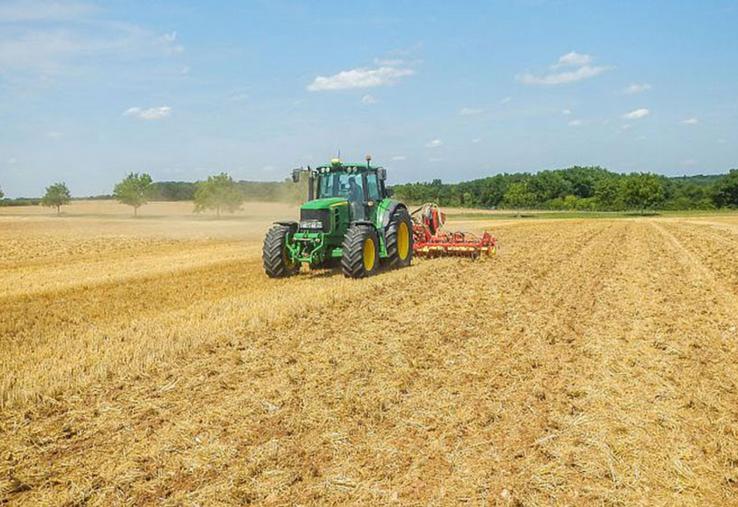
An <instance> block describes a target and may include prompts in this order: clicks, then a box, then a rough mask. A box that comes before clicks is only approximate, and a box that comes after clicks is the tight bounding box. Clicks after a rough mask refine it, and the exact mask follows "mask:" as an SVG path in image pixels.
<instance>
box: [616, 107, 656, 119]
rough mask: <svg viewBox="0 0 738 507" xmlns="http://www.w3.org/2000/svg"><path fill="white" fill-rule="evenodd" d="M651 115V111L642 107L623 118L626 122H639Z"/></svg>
mask: <svg viewBox="0 0 738 507" xmlns="http://www.w3.org/2000/svg"><path fill="white" fill-rule="evenodd" d="M649 114H651V111H649V110H648V109H646V108H645V107H642V108H640V109H634V110H633V111H631V112H629V113H625V114H624V115H623V118H624V119H626V120H639V119H641V118H645V117H646V116H648V115H649Z"/></svg>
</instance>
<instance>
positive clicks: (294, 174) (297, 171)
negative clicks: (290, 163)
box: [292, 169, 302, 183]
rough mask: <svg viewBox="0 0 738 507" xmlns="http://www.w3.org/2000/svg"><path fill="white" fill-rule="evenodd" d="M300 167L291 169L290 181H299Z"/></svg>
mask: <svg viewBox="0 0 738 507" xmlns="http://www.w3.org/2000/svg"><path fill="white" fill-rule="evenodd" d="M301 172H302V169H292V183H300V173H301Z"/></svg>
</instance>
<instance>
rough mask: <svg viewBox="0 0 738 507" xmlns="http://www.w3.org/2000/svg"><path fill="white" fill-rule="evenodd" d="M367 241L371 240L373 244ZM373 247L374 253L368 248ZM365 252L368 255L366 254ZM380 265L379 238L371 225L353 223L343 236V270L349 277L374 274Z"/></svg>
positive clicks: (362, 276)
mask: <svg viewBox="0 0 738 507" xmlns="http://www.w3.org/2000/svg"><path fill="white" fill-rule="evenodd" d="M367 242H371V246H369V245H368V243H367ZM368 248H371V249H372V250H373V254H371V255H369V252H368V251H367V250H366V249H368ZM365 252H367V255H366V256H365ZM378 266H379V238H378V237H377V232H376V231H375V230H374V228H373V227H372V226H370V225H352V226H351V227H349V230H348V231H347V232H346V236H344V238H343V257H342V258H341V270H342V271H343V274H344V276H346V277H348V278H364V277H367V276H370V275H373V274H374V273H375V272H376V271H377V268H378Z"/></svg>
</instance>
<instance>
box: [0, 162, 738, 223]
mask: <svg viewBox="0 0 738 507" xmlns="http://www.w3.org/2000/svg"><path fill="white" fill-rule="evenodd" d="M305 184H306V183H305V182H304V181H303V182H301V183H299V184H294V183H292V181H291V180H289V179H288V180H285V181H281V182H249V181H235V180H233V178H232V177H231V176H229V175H228V174H227V173H220V174H217V175H214V176H209V177H208V178H207V180H205V181H199V182H195V183H192V182H183V181H161V182H154V181H153V179H152V178H151V176H150V175H148V174H146V173H140V174H139V173H130V174H128V175H127V176H126V177H125V178H124V179H123V180H121V181H120V182H118V183H117V184H116V185H115V187H114V188H113V194H112V195H110V196H98V197H97V198H105V197H108V198H114V199H116V200H118V201H119V202H121V203H123V204H126V205H129V206H131V207H133V214H134V216H135V215H137V214H138V209H139V208H140V207H141V206H143V205H145V204H146V203H148V202H150V201H193V202H194V211H195V212H197V213H200V212H204V211H207V210H212V211H214V212H215V214H216V215H217V216H218V217H220V215H221V213H223V212H230V213H233V212H235V211H236V210H238V209H239V208H240V207H241V204H242V203H243V202H244V201H247V200H258V201H283V202H294V203H297V202H301V201H302V200H303V199H304V198H305V195H306V194H307V192H306V189H305ZM392 189H393V191H394V194H395V196H396V198H398V199H400V200H403V201H407V202H409V203H422V202H427V201H433V202H436V203H438V204H440V205H441V206H455V207H467V208H512V209H550V210H583V211H620V210H640V211H646V210H690V209H703V210H709V209H716V208H738V169H732V170H731V171H730V172H729V173H728V174H724V175H708V176H703V175H700V176H680V177H667V176H661V175H658V174H653V173H630V174H621V173H615V172H612V171H608V170H606V169H603V168H601V167H578V166H575V167H570V168H568V169H558V170H547V171H541V172H538V173H512V174H508V173H504V174H497V175H495V176H490V177H487V178H481V179H476V180H471V181H466V182H461V183H443V182H442V181H441V180H440V179H436V180H433V181H432V182H430V183H406V184H401V185H394V186H393V187H392ZM3 197H4V194H3V192H2V189H1V188H0V204H4V205H13V204H19V203H23V204H41V205H44V206H49V207H52V208H56V211H57V214H60V213H61V207H62V206H64V205H66V204H68V203H69V202H70V201H71V193H70V191H69V188H67V185H66V184H65V183H63V182H58V183H54V184H53V185H51V186H49V187H47V188H46V193H45V194H44V196H43V197H42V198H41V199H33V200H31V199H17V200H9V199H3Z"/></svg>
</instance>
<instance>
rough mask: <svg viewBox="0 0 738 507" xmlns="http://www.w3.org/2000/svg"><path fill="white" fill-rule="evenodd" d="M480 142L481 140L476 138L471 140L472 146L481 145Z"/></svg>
mask: <svg viewBox="0 0 738 507" xmlns="http://www.w3.org/2000/svg"><path fill="white" fill-rule="evenodd" d="M481 142H482V140H481V139H480V138H478V137H475V138H474V139H472V143H474V144H478V143H481Z"/></svg>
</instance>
